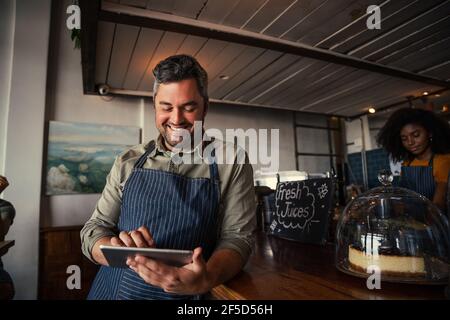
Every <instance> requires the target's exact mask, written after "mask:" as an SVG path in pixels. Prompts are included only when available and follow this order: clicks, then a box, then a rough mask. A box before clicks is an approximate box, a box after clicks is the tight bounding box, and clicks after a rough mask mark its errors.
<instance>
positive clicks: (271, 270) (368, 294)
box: [211, 233, 445, 300]
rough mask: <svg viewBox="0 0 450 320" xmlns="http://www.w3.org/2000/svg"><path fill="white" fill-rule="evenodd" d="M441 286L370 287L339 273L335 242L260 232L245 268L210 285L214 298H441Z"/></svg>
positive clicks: (357, 279) (395, 285)
mask: <svg viewBox="0 0 450 320" xmlns="http://www.w3.org/2000/svg"><path fill="white" fill-rule="evenodd" d="M444 290H445V286H444V285H442V286H441V285H412V284H397V283H385V282H382V283H381V289H380V290H376V289H375V290H369V289H367V287H366V279H363V278H357V277H353V276H350V275H347V274H344V273H342V272H340V271H338V270H337V269H336V268H335V266H334V245H327V246H319V245H309V244H300V243H296V242H292V241H288V240H284V239H280V238H276V237H273V236H266V235H265V234H264V233H259V234H258V235H257V240H256V246H255V251H254V253H253V254H252V256H251V257H250V260H249V262H248V264H247V265H246V267H245V268H244V270H243V271H242V272H241V273H239V274H238V275H237V276H236V277H235V278H233V279H232V280H231V281H229V282H227V283H226V284H224V285H221V286H218V287H216V288H214V289H213V290H212V292H211V295H212V298H213V299H225V300H229V299H230V300H240V299H251V300H261V299H263V300H266V299H267V300H273V299H285V300H297V299H321V300H322V299H339V300H340V299H445V294H444Z"/></svg>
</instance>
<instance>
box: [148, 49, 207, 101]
mask: <svg viewBox="0 0 450 320" xmlns="http://www.w3.org/2000/svg"><path fill="white" fill-rule="evenodd" d="M153 75H154V77H155V82H154V84H153V101H155V97H156V93H157V92H158V88H159V85H160V84H161V83H170V82H177V81H181V80H186V79H195V81H196V82H197V87H198V91H199V92H200V95H201V96H202V98H203V100H204V101H205V107H207V105H208V100H209V97H208V74H207V73H206V71H205V69H203V67H202V66H201V65H200V63H198V61H197V60H196V59H195V58H194V57H192V56H189V55H186V54H180V55H175V56H170V57H168V58H166V59H164V60H163V61H160V62H159V63H158V64H157V65H156V67H155V68H154V69H153Z"/></svg>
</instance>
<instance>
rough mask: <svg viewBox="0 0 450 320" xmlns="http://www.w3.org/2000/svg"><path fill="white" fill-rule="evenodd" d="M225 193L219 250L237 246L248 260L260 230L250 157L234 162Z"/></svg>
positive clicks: (234, 248)
mask: <svg viewBox="0 0 450 320" xmlns="http://www.w3.org/2000/svg"><path fill="white" fill-rule="evenodd" d="M221 171H223V170H221ZM223 194H224V197H223V199H222V201H221V211H222V212H221V215H222V217H223V218H222V225H221V228H220V235H219V240H218V243H217V247H216V250H219V249H225V248H227V249H233V250H235V251H237V252H238V253H239V254H240V255H241V257H242V260H243V262H244V263H245V262H247V260H248V258H249V256H250V254H251V252H252V248H253V244H254V235H255V231H256V200H255V189H254V186H253V168H252V166H251V164H249V163H248V158H247V157H246V162H245V164H234V165H232V169H231V173H230V179H229V180H228V181H227V186H226V190H225V192H224V193H223Z"/></svg>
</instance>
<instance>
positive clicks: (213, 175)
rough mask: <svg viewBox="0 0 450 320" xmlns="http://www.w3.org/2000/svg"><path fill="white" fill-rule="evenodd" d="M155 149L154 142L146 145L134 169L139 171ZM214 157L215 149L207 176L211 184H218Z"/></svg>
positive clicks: (217, 171) (217, 170) (218, 179)
mask: <svg viewBox="0 0 450 320" xmlns="http://www.w3.org/2000/svg"><path fill="white" fill-rule="evenodd" d="M154 149H155V141H154V140H152V141H150V143H149V144H148V146H147V148H146V151H145V153H144V154H143V155H142V156H141V157H140V158H139V159H138V161H136V163H135V164H134V168H135V169H140V168H142V166H143V165H144V163H145V161H147V157H148V155H149V154H150V153H152V151H153V150H154ZM215 157H216V149H215V148H214V149H212V152H211V159H210V165H209V174H210V179H211V181H213V182H219V181H220V178H219V169H218V168H217V163H216V161H215Z"/></svg>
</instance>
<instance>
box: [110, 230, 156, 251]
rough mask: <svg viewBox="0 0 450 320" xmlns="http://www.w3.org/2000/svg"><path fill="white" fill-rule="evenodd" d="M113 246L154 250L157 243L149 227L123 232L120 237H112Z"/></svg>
mask: <svg viewBox="0 0 450 320" xmlns="http://www.w3.org/2000/svg"><path fill="white" fill-rule="evenodd" d="M111 245H113V246H116V247H138V248H154V247H155V241H154V240H153V237H152V235H151V233H150V231H149V230H148V229H147V227H145V226H142V227H139V228H138V229H136V230H132V231H128V232H126V231H122V232H121V233H119V236H118V237H112V238H111Z"/></svg>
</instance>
